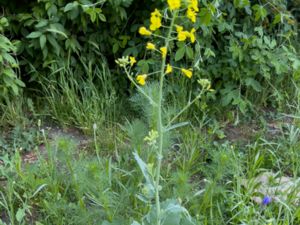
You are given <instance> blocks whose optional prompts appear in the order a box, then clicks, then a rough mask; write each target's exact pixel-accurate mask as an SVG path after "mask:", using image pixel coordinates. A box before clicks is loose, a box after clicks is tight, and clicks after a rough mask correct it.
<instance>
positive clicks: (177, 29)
mask: <svg viewBox="0 0 300 225" xmlns="http://www.w3.org/2000/svg"><path fill="white" fill-rule="evenodd" d="M176 31H177V32H178V33H179V32H180V31H183V27H182V26H179V25H176Z"/></svg>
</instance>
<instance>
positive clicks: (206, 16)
mask: <svg viewBox="0 0 300 225" xmlns="http://www.w3.org/2000/svg"><path fill="white" fill-rule="evenodd" d="M199 15H200V23H201V25H204V26H209V25H210V23H211V16H212V15H211V12H210V11H209V10H208V9H207V8H202V9H201V10H200V13H199Z"/></svg>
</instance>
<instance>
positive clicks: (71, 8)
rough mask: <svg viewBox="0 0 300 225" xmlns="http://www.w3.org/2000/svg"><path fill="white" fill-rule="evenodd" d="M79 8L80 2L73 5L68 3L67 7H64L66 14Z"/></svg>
mask: <svg viewBox="0 0 300 225" xmlns="http://www.w3.org/2000/svg"><path fill="white" fill-rule="evenodd" d="M77 6H78V2H76V1H75V2H71V3H68V4H67V5H66V6H65V7H64V12H68V11H71V10H73V9H74V8H77Z"/></svg>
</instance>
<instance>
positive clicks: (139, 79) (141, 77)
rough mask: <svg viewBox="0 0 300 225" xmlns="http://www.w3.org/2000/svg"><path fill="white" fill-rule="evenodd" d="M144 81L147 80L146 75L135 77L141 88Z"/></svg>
mask: <svg viewBox="0 0 300 225" xmlns="http://www.w3.org/2000/svg"><path fill="white" fill-rule="evenodd" d="M146 79H147V75H146V74H140V75H137V77H136V81H137V82H138V83H139V84H140V85H142V86H144V85H145V84H146Z"/></svg>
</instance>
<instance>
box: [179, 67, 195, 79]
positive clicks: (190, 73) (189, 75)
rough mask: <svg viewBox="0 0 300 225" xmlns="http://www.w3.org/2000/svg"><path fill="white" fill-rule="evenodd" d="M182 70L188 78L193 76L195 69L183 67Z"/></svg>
mask: <svg viewBox="0 0 300 225" xmlns="http://www.w3.org/2000/svg"><path fill="white" fill-rule="evenodd" d="M181 72H182V73H183V74H184V75H185V76H187V77H188V78H191V77H192V76H193V70H192V69H184V68H182V69H181Z"/></svg>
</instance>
